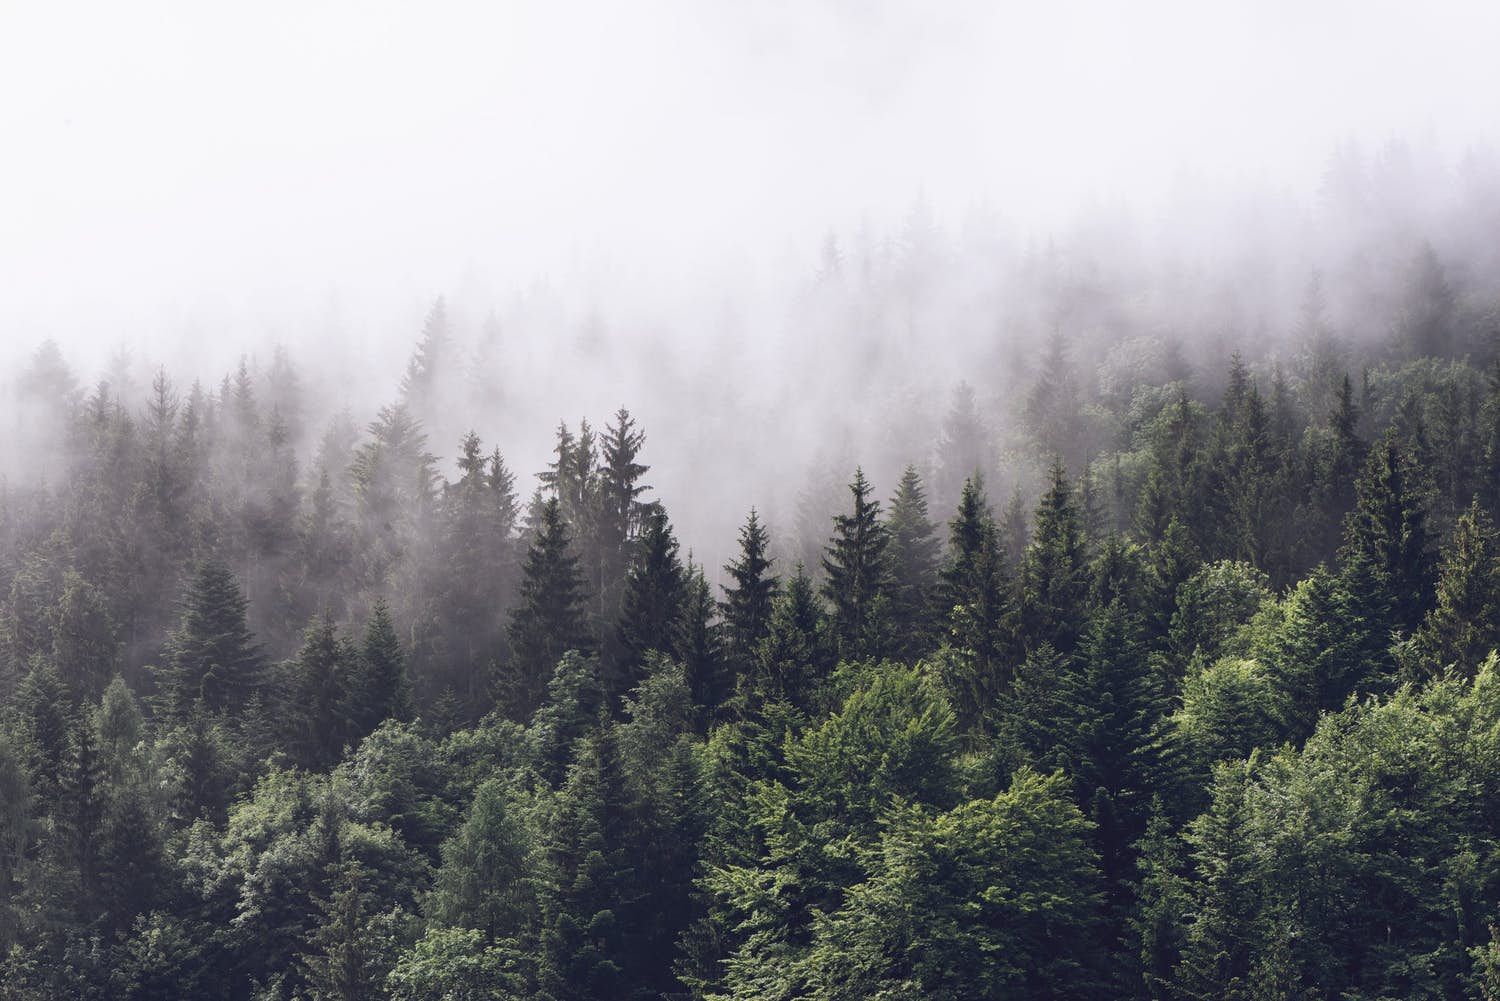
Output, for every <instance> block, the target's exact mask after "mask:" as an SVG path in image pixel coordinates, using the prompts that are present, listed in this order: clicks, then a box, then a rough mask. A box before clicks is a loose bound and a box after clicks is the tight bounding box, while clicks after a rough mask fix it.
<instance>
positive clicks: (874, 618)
mask: <svg viewBox="0 0 1500 1001" xmlns="http://www.w3.org/2000/svg"><path fill="white" fill-rule="evenodd" d="M849 492H850V493H851V494H852V495H853V498H854V506H853V509H852V510H851V511H850V513H849V514H841V515H837V516H835V518H834V519H833V524H834V535H833V539H832V540H831V541H830V542H829V544H828V546H827V547H826V548H825V553H826V554H827V555H825V556H824V558H823V571H824V573H826V574H827V581H826V583H825V584H824V585H823V594H824V595H825V596H826V597H827V599H828V603H829V606H830V608H831V609H832V626H833V632H834V636H835V637H837V640H838V646H839V655H840V656H841V657H843V658H845V659H847V660H859V659H862V658H866V657H880V656H883V655H884V654H885V653H887V652H888V648H889V645H890V643H889V626H890V623H889V615H890V566H889V564H888V563H887V562H886V549H887V547H888V546H889V544H890V536H889V534H888V532H887V530H886V527H885V526H884V525H883V524H881V522H880V502H879V501H877V500H872V499H871V497H870V493H871V489H870V483H869V481H868V480H866V479H865V473H864V470H863V469H856V470H855V471H854V482H853V483H851V484H849Z"/></svg>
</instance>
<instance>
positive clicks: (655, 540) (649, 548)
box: [606, 506, 687, 698]
mask: <svg viewBox="0 0 1500 1001" xmlns="http://www.w3.org/2000/svg"><path fill="white" fill-rule="evenodd" d="M677 551H678V545H677V539H676V538H675V537H674V536H673V535H672V526H671V524H670V522H668V521H667V513H666V511H664V510H662V508H661V507H659V506H658V507H655V508H653V509H652V510H651V512H650V513H649V514H647V516H646V525H645V529H644V531H643V532H642V534H641V540H640V546H639V551H638V552H637V554H636V558H635V562H634V563H633V564H632V565H631V568H630V572H629V573H628V574H627V575H626V578H625V594H624V600H623V601H622V602H621V606H620V619H619V623H618V625H617V627H616V628H617V631H618V636H619V647H620V652H621V657H620V660H619V662H618V663H616V664H614V665H606V668H607V669H608V670H609V675H610V676H609V678H608V684H607V687H608V689H609V691H610V695H611V697H612V698H619V697H621V696H623V695H624V694H625V693H626V692H628V691H630V690H631V689H632V688H634V687H635V686H636V685H637V684H639V683H640V680H641V678H642V677H643V673H644V669H645V663H646V655H647V654H648V653H649V652H651V651H653V650H655V651H658V652H660V653H665V654H667V655H669V656H674V655H676V653H677V651H676V641H677V637H678V632H679V629H680V627H681V622H682V607H683V600H684V597H685V591H686V589H687V580H686V575H685V573H684V571H683V568H682V562H681V560H680V559H679V558H678V556H677Z"/></svg>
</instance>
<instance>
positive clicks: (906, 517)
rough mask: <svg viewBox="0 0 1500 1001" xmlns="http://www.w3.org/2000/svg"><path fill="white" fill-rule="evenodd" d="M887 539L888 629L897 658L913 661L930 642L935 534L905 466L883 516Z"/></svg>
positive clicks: (917, 483)
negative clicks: (887, 509) (890, 631)
mask: <svg viewBox="0 0 1500 1001" xmlns="http://www.w3.org/2000/svg"><path fill="white" fill-rule="evenodd" d="M885 529H886V535H887V536H888V537H889V539H890V545H889V547H888V548H887V557H888V559H889V560H890V564H891V589H890V596H891V628H892V629H893V630H894V632H895V636H896V649H895V650H894V651H893V652H894V653H896V654H897V655H899V656H901V657H903V658H906V659H916V658H918V657H922V656H924V655H925V654H927V653H928V652H929V651H930V650H931V649H932V647H933V645H934V644H935V642H936V634H937V630H936V628H935V626H934V623H933V616H932V601H933V598H934V596H935V592H936V590H937V583H938V582H937V569H938V548H939V542H938V538H937V529H936V526H934V525H933V523H932V521H931V520H930V519H929V518H928V517H927V496H926V492H925V490H924V489H923V487H922V479H921V477H919V476H918V475H917V470H916V467H915V466H907V467H906V471H905V472H904V473H902V474H901V482H900V483H899V484H898V485H897V487H896V493H895V496H893V497H892V498H891V505H890V509H889V511H888V512H887V514H886V521H885Z"/></svg>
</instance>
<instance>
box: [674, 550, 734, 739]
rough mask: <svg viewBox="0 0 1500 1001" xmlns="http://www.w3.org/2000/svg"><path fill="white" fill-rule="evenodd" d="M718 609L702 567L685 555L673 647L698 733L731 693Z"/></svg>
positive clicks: (730, 675)
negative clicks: (684, 584)
mask: <svg viewBox="0 0 1500 1001" xmlns="http://www.w3.org/2000/svg"><path fill="white" fill-rule="evenodd" d="M717 612H718V606H717V605H716V604H715V603H714V599H713V591H712V590H711V589H710V588H709V585H708V578H707V577H705V576H704V575H703V567H702V566H694V565H693V562H692V556H691V554H689V557H688V567H687V587H686V593H685V595H684V597H683V602H682V616H681V617H680V619H679V620H678V628H677V638H676V641H675V647H674V649H676V651H677V656H678V659H680V660H681V661H682V669H683V672H684V673H685V674H686V677H687V686H688V691H689V693H690V694H691V697H692V700H693V705H694V706H696V707H698V713H697V722H698V726H699V729H700V731H706V730H707V729H708V724H709V722H710V721H711V720H712V719H713V718H714V717H715V716H716V715H717V714H718V713H719V710H720V707H722V706H723V705H724V704H725V703H726V702H727V701H728V700H729V697H730V695H732V694H733V692H734V674H733V673H732V672H731V670H730V667H729V665H728V664H727V663H726V659H725V655H724V628H723V624H722V623H720V622H719V621H717Z"/></svg>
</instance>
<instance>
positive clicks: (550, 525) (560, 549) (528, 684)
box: [499, 498, 590, 721]
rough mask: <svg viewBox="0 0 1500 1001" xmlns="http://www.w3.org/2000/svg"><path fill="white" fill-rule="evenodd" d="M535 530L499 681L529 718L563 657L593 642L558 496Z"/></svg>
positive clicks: (506, 697)
mask: <svg viewBox="0 0 1500 1001" xmlns="http://www.w3.org/2000/svg"><path fill="white" fill-rule="evenodd" d="M534 531H535V538H534V540H533V542H532V544H531V549H530V551H528V552H527V554H526V563H525V565H524V567H523V568H522V578H521V597H520V604H518V605H517V606H516V609H515V611H514V612H512V613H511V619H510V625H509V627H508V635H509V637H510V646H511V652H512V661H511V665H510V671H509V674H508V675H507V676H506V677H503V678H502V679H501V682H500V685H499V688H500V702H501V704H502V705H503V706H504V707H505V710H506V712H507V714H508V715H509V716H510V717H511V718H512V719H516V720H523V721H524V720H526V719H529V718H530V717H531V714H532V713H533V712H535V711H536V707H537V706H538V705H539V704H540V703H541V700H542V696H543V695H544V694H545V692H546V686H547V679H548V678H549V677H551V673H552V668H553V666H554V665H555V664H556V663H557V661H558V658H560V657H561V656H562V655H563V654H564V653H565V652H567V651H569V650H587V649H588V648H589V646H590V644H589V642H588V639H587V637H586V636H585V634H584V632H583V619H582V617H583V607H582V605H583V598H582V587H583V579H582V577H581V576H580V575H579V572H578V558H577V557H576V556H574V555H573V554H572V553H571V552H570V551H569V546H570V544H571V540H570V537H569V535H568V529H567V525H566V524H565V523H564V521H563V518H562V509H561V505H560V504H559V502H558V501H557V499H556V498H553V499H552V500H549V501H547V502H546V503H545V504H543V505H542V509H541V522H540V523H539V524H538V525H536V526H535V529H534Z"/></svg>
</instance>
